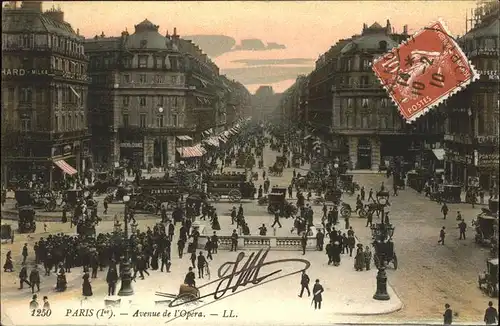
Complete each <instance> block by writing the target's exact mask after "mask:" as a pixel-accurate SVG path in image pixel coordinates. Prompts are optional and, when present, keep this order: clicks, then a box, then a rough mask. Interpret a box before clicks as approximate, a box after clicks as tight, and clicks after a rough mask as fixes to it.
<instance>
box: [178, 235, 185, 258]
mask: <svg viewBox="0 0 500 326" xmlns="http://www.w3.org/2000/svg"><path fill="white" fill-rule="evenodd" d="M185 246H186V240H185V239H183V238H179V241H177V251H178V252H179V258H182V254H183V253H184V247H185Z"/></svg>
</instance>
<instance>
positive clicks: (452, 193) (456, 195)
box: [430, 185, 462, 203]
mask: <svg viewBox="0 0 500 326" xmlns="http://www.w3.org/2000/svg"><path fill="white" fill-rule="evenodd" d="M461 193H462V187H461V186H460V185H439V188H438V191H437V192H431V194H430V199H431V200H434V201H437V202H446V203H460V202H461V201H462V198H461Z"/></svg>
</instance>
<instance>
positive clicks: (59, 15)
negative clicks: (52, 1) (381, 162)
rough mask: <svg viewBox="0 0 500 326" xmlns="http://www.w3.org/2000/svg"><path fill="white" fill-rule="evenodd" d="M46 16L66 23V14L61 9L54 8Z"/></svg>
mask: <svg viewBox="0 0 500 326" xmlns="http://www.w3.org/2000/svg"><path fill="white" fill-rule="evenodd" d="M44 14H45V16H47V17H49V18H51V19H53V20H55V21H58V22H61V23H64V12H63V11H61V9H60V8H57V9H55V8H54V7H52V8H51V9H50V10H47V11H46V12H45V13H44Z"/></svg>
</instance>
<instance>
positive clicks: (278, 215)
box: [271, 210, 281, 228]
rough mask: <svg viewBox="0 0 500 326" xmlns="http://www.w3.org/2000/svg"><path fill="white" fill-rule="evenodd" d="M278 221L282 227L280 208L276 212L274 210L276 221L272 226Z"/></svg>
mask: <svg viewBox="0 0 500 326" xmlns="http://www.w3.org/2000/svg"><path fill="white" fill-rule="evenodd" d="M276 223H278V225H279V227H280V228H281V223H280V211H279V210H277V211H276V212H274V222H273V224H272V225H271V227H272V228H273V227H274V226H275V225H276Z"/></svg>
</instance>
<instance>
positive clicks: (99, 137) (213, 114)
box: [85, 19, 226, 167]
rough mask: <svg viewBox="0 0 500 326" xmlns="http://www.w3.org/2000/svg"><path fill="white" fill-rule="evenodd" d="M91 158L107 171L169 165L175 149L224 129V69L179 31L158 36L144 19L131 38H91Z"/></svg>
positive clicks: (87, 45)
mask: <svg viewBox="0 0 500 326" xmlns="http://www.w3.org/2000/svg"><path fill="white" fill-rule="evenodd" d="M85 49H86V52H87V53H88V54H89V56H90V68H89V73H90V75H91V77H92V83H91V85H90V103H89V107H90V108H91V121H92V129H93V132H94V134H95V137H94V155H95V159H96V161H98V162H99V163H102V164H108V165H110V164H116V163H117V162H119V161H121V160H128V161H129V162H134V164H135V165H150V164H152V165H154V166H162V167H164V166H166V164H167V163H174V162H175V160H176V158H179V157H178V153H176V148H179V147H183V146H187V145H191V142H193V139H194V140H196V139H198V138H200V137H201V134H202V133H203V132H204V131H206V130H208V129H213V130H215V129H217V128H219V129H223V128H224V126H225V124H226V111H225V110H226V105H225V94H224V92H225V88H224V86H223V84H222V82H221V81H220V79H219V68H218V67H217V66H216V65H215V64H214V63H213V62H212V61H211V60H210V59H209V58H208V57H207V55H206V54H204V53H202V51H201V50H200V49H199V48H198V46H196V45H195V44H193V43H192V42H191V41H188V40H184V39H182V38H180V37H179V35H178V34H177V31H176V29H175V28H174V32H173V35H169V33H168V31H167V32H166V34H165V35H162V34H160V32H159V26H158V25H154V24H153V23H151V22H150V21H148V20H147V19H146V20H144V21H143V22H141V23H140V24H138V25H135V31H134V33H133V34H129V33H128V32H127V31H124V32H122V34H121V36H118V37H106V36H105V35H104V34H102V35H100V36H95V37H94V38H92V39H87V40H86V42H85Z"/></svg>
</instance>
